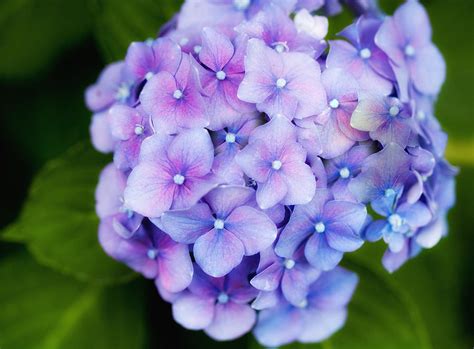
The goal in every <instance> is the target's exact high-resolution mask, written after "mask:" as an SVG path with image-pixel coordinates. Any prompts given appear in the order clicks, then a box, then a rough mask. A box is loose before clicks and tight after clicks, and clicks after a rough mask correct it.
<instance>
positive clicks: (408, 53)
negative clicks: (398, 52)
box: [405, 44, 415, 57]
mask: <svg viewBox="0 0 474 349" xmlns="http://www.w3.org/2000/svg"><path fill="white" fill-rule="evenodd" d="M414 55H415V48H414V47H413V46H411V45H410V44H408V45H406V46H405V56H407V57H413V56H414Z"/></svg>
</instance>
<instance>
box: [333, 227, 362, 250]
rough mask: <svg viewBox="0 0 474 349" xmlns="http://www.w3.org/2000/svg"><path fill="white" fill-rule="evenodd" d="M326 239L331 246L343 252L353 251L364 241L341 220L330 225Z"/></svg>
mask: <svg viewBox="0 0 474 349" xmlns="http://www.w3.org/2000/svg"><path fill="white" fill-rule="evenodd" d="M326 239H327V243H328V245H329V246H330V247H332V248H333V249H335V250H337V251H341V252H353V251H355V250H357V249H358V248H360V247H361V246H362V244H363V243H364V240H362V239H361V238H360V236H359V235H358V234H356V233H355V232H354V231H353V230H352V229H351V228H349V227H348V226H347V225H346V224H344V223H340V222H335V223H331V224H330V225H328V227H327V232H326Z"/></svg>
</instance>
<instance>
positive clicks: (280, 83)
mask: <svg viewBox="0 0 474 349" xmlns="http://www.w3.org/2000/svg"><path fill="white" fill-rule="evenodd" d="M286 83H287V82H286V80H285V79H283V78H279V79H278V80H277V81H276V87H278V88H280V89H282V88H284V87H285V86H286Z"/></svg>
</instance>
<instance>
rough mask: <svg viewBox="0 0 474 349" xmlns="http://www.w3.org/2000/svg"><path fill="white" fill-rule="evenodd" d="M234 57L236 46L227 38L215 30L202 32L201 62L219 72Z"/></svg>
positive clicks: (207, 29)
mask: <svg viewBox="0 0 474 349" xmlns="http://www.w3.org/2000/svg"><path fill="white" fill-rule="evenodd" d="M233 55H234V46H233V45H232V42H230V40H229V39H228V38H227V37H226V36H225V35H222V34H220V33H218V32H217V31H215V30H214V29H211V28H204V29H203V30H202V49H201V52H199V60H200V61H201V63H203V64H204V65H205V66H207V67H208V68H209V69H211V70H213V71H215V72H218V71H221V70H222V69H223V68H224V67H225V65H226V64H227V63H228V62H229V61H230V59H231V58H232V56H233Z"/></svg>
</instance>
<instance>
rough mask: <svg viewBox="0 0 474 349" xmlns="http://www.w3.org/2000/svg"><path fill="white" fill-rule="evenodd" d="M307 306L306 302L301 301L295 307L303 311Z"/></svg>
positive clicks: (305, 300) (304, 300)
mask: <svg viewBox="0 0 474 349" xmlns="http://www.w3.org/2000/svg"><path fill="white" fill-rule="evenodd" d="M307 306H308V300H307V299H303V300H302V301H301V303H300V304H298V305H297V307H298V308H301V309H304V308H306V307H307Z"/></svg>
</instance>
